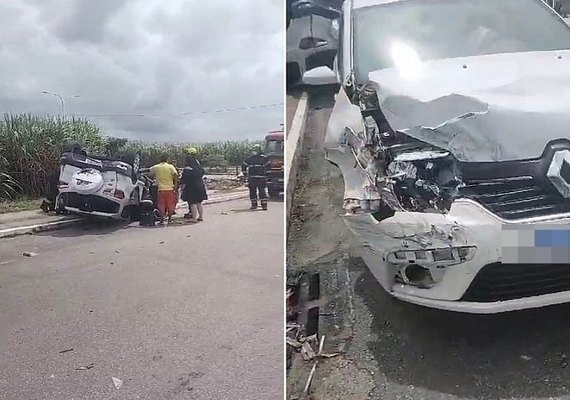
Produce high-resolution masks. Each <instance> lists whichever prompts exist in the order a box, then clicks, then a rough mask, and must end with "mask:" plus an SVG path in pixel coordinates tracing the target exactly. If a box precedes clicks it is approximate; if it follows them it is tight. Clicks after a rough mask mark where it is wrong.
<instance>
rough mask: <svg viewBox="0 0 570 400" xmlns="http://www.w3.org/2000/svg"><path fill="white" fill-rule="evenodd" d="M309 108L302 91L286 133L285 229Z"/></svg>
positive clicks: (305, 95)
mask: <svg viewBox="0 0 570 400" xmlns="http://www.w3.org/2000/svg"><path fill="white" fill-rule="evenodd" d="M308 109H309V95H308V94H307V92H303V94H302V95H301V98H300V99H299V103H298V104H297V110H296V111H295V116H294V117H293V121H292V122H291V128H290V129H289V133H288V134H287V143H286V145H287V154H286V160H285V165H286V166H287V167H286V168H287V169H286V171H285V180H286V182H287V189H286V192H285V197H286V204H287V231H289V221H290V214H291V207H292V204H293V194H294V193H295V184H296V183H297V170H298V169H299V165H298V164H299V156H300V154H301V151H302V149H303V138H304V135H305V125H306V122H307V111H308Z"/></svg>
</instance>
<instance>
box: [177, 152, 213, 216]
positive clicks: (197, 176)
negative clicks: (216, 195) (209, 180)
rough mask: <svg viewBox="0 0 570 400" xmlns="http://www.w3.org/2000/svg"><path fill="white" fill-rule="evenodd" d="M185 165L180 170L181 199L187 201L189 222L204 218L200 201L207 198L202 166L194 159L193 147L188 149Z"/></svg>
mask: <svg viewBox="0 0 570 400" xmlns="http://www.w3.org/2000/svg"><path fill="white" fill-rule="evenodd" d="M187 152H188V155H187V156H186V167H184V169H183V170H182V185H183V187H182V201H187V202H188V208H189V210H190V212H189V213H188V217H189V218H190V222H192V223H194V222H198V221H203V220H204V211H203V208H202V202H203V201H204V200H207V199H208V195H207V193H206V187H205V186H204V180H203V177H204V168H202V166H201V165H200V163H199V162H198V160H197V159H196V154H197V151H196V149H195V148H194V147H191V148H189V149H188V151H187Z"/></svg>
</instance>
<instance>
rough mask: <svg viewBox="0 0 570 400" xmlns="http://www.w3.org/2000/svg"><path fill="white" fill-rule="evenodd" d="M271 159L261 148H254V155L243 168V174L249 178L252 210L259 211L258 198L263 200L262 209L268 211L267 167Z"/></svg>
mask: <svg viewBox="0 0 570 400" xmlns="http://www.w3.org/2000/svg"><path fill="white" fill-rule="evenodd" d="M268 166H269V158H267V157H266V156H265V155H264V154H262V152H261V146H260V145H259V144H256V145H255V146H253V154H252V155H251V156H249V157H248V158H246V159H245V161H244V162H243V164H242V166H241V170H242V172H243V174H244V175H245V176H246V177H247V182H248V187H249V199H250V200H251V209H252V210H257V196H258V194H259V200H261V208H262V209H263V210H267V192H266V191H265V189H266V187H267V167H268Z"/></svg>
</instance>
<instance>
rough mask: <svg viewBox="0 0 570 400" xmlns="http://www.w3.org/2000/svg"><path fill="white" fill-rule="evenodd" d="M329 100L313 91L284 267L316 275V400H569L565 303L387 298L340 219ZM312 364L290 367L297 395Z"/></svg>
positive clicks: (568, 310) (569, 314) (569, 315)
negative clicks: (449, 307)
mask: <svg viewBox="0 0 570 400" xmlns="http://www.w3.org/2000/svg"><path fill="white" fill-rule="evenodd" d="M332 101H333V100H332V94H331V93H330V92H327V91H324V90H322V89H321V90H316V91H315V92H314V93H312V94H311V99H310V111H309V114H308V120H307V131H306V136H305V140H306V142H305V143H307V144H308V147H309V148H308V149H307V150H306V151H305V154H304V156H305V162H304V163H303V168H302V169H301V177H300V183H299V190H298V191H297V197H296V203H295V204H293V215H294V218H295V219H294V220H293V221H292V229H291V232H292V233H291V234H290V237H289V239H288V247H287V258H288V265H290V266H292V267H293V268H296V269H301V270H306V271H319V272H321V285H322V295H323V298H324V299H325V300H326V302H327V303H326V304H325V306H324V307H322V308H321V314H322V315H323V316H322V317H321V319H320V320H321V330H320V333H321V334H324V335H326V344H325V352H329V353H332V352H335V351H336V350H339V349H340V350H341V351H343V352H345V353H344V354H343V355H342V356H340V357H336V358H332V359H329V360H326V361H325V362H323V363H322V364H321V365H320V366H319V368H318V369H317V373H316V375H315V381H314V385H313V388H314V397H313V399H314V400H340V399H342V400H367V399H382V400H392V399H425V400H436V399H437V400H459V399H490V400H491V399H493V400H494V399H509V400H510V399H516V400H523V399H525V400H527V399H557V400H560V399H570V367H569V362H570V359H569V357H570V335H569V334H568V332H570V306H569V305H564V306H556V307H549V308H543V309H535V310H529V311H523V312H516V313H509V314H499V315H491V316H477V315H463V314H454V313H449V312H441V311H438V310H432V309H427V308H421V307H417V306H413V305H410V304H405V303H402V302H399V301H397V300H394V299H392V298H391V297H390V296H388V295H387V294H386V293H385V291H384V290H383V289H382V288H381V286H380V285H379V284H378V283H377V282H376V281H375V279H374V278H373V277H372V275H371V274H370V273H369V271H368V270H367V268H366V266H365V265H364V264H363V263H362V261H361V260H360V259H359V258H358V253H357V250H356V247H355V246H353V245H352V243H351V239H352V235H351V234H350V232H348V231H347V229H346V227H345V225H344V224H343V222H342V220H341V218H340V217H339V214H340V212H341V211H340V209H339V206H340V205H341V204H342V179H340V176H339V173H338V169H337V168H335V167H334V166H332V165H330V164H329V163H328V162H327V161H325V160H324V156H323V150H322V143H323V138H324V132H325V129H326V124H327V121H328V117H329V115H330V111H331V107H332V104H333V103H332ZM310 367H311V364H310V363H304V362H302V361H300V362H297V363H296V368H295V370H293V371H291V372H290V373H289V379H288V390H289V392H290V393H291V394H298V393H299V392H300V391H301V390H302V387H303V386H304V384H305V381H306V379H307V375H308V371H309V369H310Z"/></svg>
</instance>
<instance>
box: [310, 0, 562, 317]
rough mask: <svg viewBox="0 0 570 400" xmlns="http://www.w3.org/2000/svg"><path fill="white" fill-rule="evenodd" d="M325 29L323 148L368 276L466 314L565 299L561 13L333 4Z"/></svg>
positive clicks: (505, 3) (532, 4) (529, 3)
mask: <svg viewBox="0 0 570 400" xmlns="http://www.w3.org/2000/svg"><path fill="white" fill-rule="evenodd" d="M339 26H340V41H339V58H338V59H337V63H336V71H335V72H336V75H337V79H338V80H339V81H340V82H342V87H341V90H340V92H339V93H338V94H337V96H336V102H335V106H334V108H333V111H332V115H331V117H330V120H329V125H328V129H327V135H326V143H325V147H326V149H327V158H328V159H329V160H330V161H331V162H333V163H334V164H336V165H337V166H338V167H339V168H340V170H341V172H342V175H343V177H344V182H345V189H344V190H345V193H344V198H345V200H344V209H345V210H346V217H345V219H346V221H347V224H348V226H349V227H350V228H351V230H352V231H353V232H354V234H355V235H356V236H357V237H358V238H359V239H360V243H361V244H362V248H363V254H364V257H363V258H364V260H365V262H366V263H367V265H368V267H369V268H370V270H371V271H372V273H373V274H374V276H375V277H376V279H377V280H378V281H379V282H380V284H381V285H382V286H383V287H384V288H385V289H386V290H387V291H388V292H390V293H391V294H392V295H393V296H395V297H397V298H399V299H402V300H405V301H409V302H412V303H416V304H419V305H424V306H429V307H435V308H440V309H446V310H452V311H462V312H471V313H495V312H503V311H510V310H516V309H524V308H532V307H539V306H545V305H550V304H557V303H564V302H569V301H570V233H569V232H570V226H569V224H570V29H569V27H568V26H567V25H566V24H565V23H564V21H563V20H562V19H561V18H560V17H559V16H558V15H557V14H556V13H555V12H554V11H553V10H552V9H550V8H549V7H548V6H547V5H546V4H545V3H544V2H542V1H541V0H501V1H496V0H471V1H459V0H458V1H452V0H432V1H421V0H347V1H346V2H345V5H344V9H343V17H342V21H341V22H340V24H339ZM331 76H333V72H332V71H326V70H325V69H323V68H321V69H320V70H314V71H308V72H307V74H306V76H305V77H304V80H305V82H306V83H309V84H311V83H312V84H316V83H320V82H322V83H325V82H326V81H327V80H330V78H331Z"/></svg>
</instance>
